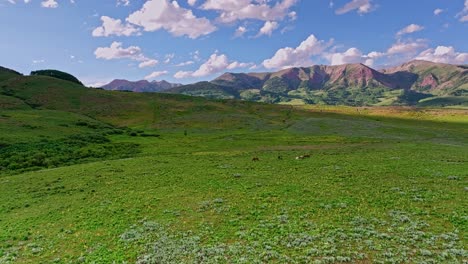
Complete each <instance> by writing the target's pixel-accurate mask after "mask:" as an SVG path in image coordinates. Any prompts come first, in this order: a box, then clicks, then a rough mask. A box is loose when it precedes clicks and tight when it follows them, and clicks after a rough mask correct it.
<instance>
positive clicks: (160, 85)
mask: <svg viewBox="0 0 468 264" xmlns="http://www.w3.org/2000/svg"><path fill="white" fill-rule="evenodd" d="M181 85H182V84H178V83H170V82H167V81H164V80H163V81H152V82H149V81H147V80H141V81H136V82H132V81H127V80H118V79H117V80H113V81H112V82H110V83H108V84H106V85H104V86H102V87H101V88H103V89H105V90H111V91H131V92H139V93H154V92H162V91H165V90H169V89H171V88H175V87H178V86H181Z"/></svg>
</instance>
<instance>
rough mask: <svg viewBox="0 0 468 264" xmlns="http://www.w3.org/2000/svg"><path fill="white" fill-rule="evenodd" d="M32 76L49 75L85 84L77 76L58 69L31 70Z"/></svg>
mask: <svg viewBox="0 0 468 264" xmlns="http://www.w3.org/2000/svg"><path fill="white" fill-rule="evenodd" d="M31 76H49V77H53V78H57V79H61V80H65V81H69V82H73V83H76V84H79V85H83V84H82V83H81V82H80V80H78V79H77V78H76V77H75V76H73V75H71V74H69V73H66V72H62V71H57V70H40V71H33V72H31Z"/></svg>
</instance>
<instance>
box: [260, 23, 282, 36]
mask: <svg viewBox="0 0 468 264" xmlns="http://www.w3.org/2000/svg"><path fill="white" fill-rule="evenodd" d="M278 26H279V25H278V22H276V21H266V22H265V24H264V25H263V27H262V28H261V29H260V31H259V32H258V34H257V37H260V36H262V35H268V36H271V34H272V33H273V31H274V30H275V29H277V28H278Z"/></svg>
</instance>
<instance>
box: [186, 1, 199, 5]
mask: <svg viewBox="0 0 468 264" xmlns="http://www.w3.org/2000/svg"><path fill="white" fill-rule="evenodd" d="M187 3H188V4H189V5H190V6H194V5H195V4H196V3H197V0H187Z"/></svg>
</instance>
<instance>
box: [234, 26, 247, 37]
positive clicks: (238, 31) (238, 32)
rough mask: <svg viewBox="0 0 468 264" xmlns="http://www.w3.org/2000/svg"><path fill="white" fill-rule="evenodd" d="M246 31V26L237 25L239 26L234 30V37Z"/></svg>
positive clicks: (240, 35)
mask: <svg viewBox="0 0 468 264" xmlns="http://www.w3.org/2000/svg"><path fill="white" fill-rule="evenodd" d="M246 32H247V28H246V27H244V26H239V27H238V28H237V29H236V32H235V33H234V36H235V37H236V38H238V37H242V36H243V35H244V34H245V33H246Z"/></svg>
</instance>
